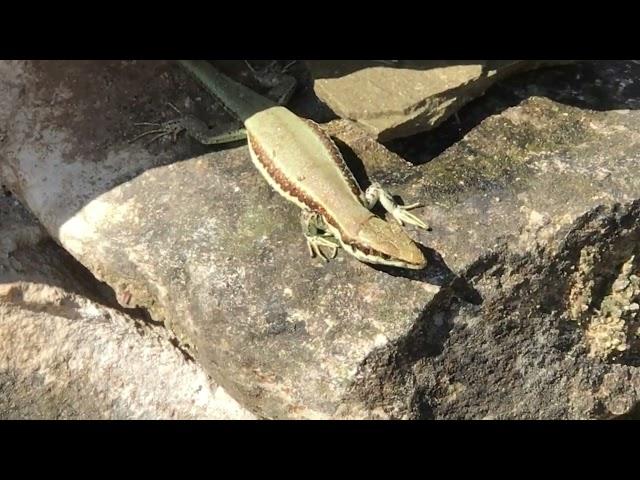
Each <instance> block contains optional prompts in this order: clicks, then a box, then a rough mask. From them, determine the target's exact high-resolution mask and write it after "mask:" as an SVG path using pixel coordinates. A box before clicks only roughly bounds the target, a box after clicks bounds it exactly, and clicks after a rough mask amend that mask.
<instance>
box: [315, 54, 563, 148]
mask: <svg viewBox="0 0 640 480" xmlns="http://www.w3.org/2000/svg"><path fill="white" fill-rule="evenodd" d="M565 63H567V61H559V60H473V61H464V60H374V61H362V60H353V61H344V60H307V61H306V64H307V66H308V68H309V70H310V71H311V75H312V77H313V81H314V89H315V92H316V95H317V96H318V97H319V98H320V99H321V100H322V101H323V102H325V103H326V104H327V105H328V106H329V108H331V109H332V110H333V111H334V112H335V113H336V114H337V115H338V116H340V117H341V118H345V119H349V120H352V121H354V122H356V123H358V124H359V125H360V126H361V127H363V128H364V129H365V130H366V131H367V132H369V133H370V134H371V135H373V136H374V137H376V138H377V139H378V140H380V141H386V140H392V139H394V138H400V137H406V136H409V135H413V134H416V133H420V132H423V131H427V130H431V129H433V128H435V127H436V126H438V125H439V124H440V123H441V122H443V121H444V120H446V119H447V118H448V117H449V116H450V115H452V114H453V113H455V112H456V111H458V110H459V109H460V108H461V107H462V106H463V105H465V104H466V103H468V102H469V101H471V100H473V99H474V98H476V97H478V96H480V95H482V94H483V93H484V92H485V91H486V90H487V88H489V87H490V86H491V85H493V84H495V83H496V82H497V81H499V80H501V79H503V78H505V77H507V76H509V75H513V74H515V73H519V72H523V71H526V70H532V69H535V68H540V67H543V66H548V65H562V64H565Z"/></svg>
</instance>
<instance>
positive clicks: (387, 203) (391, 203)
mask: <svg viewBox="0 0 640 480" xmlns="http://www.w3.org/2000/svg"><path fill="white" fill-rule="evenodd" d="M364 196H365V200H366V202H367V207H368V208H369V209H371V208H373V206H374V205H375V204H376V203H377V202H380V204H381V205H382V206H383V207H384V209H385V210H386V211H387V212H389V214H390V215H391V216H392V217H393V218H394V219H395V220H396V221H397V222H398V223H399V224H400V225H404V224H405V223H408V224H410V225H415V226H417V227H420V228H423V229H425V230H428V229H429V226H428V225H427V224H426V223H425V222H423V221H422V220H420V219H419V218H418V217H416V216H415V215H414V214H412V213H409V212H408V210H411V209H414V208H418V207H420V206H421V205H420V203H412V204H411V205H398V204H397V203H396V202H395V200H394V199H393V197H392V196H391V194H389V193H388V192H387V191H386V190H384V189H383V188H382V186H381V185H380V184H379V183H372V184H371V185H370V186H369V188H367V191H366V192H365V194H364Z"/></svg>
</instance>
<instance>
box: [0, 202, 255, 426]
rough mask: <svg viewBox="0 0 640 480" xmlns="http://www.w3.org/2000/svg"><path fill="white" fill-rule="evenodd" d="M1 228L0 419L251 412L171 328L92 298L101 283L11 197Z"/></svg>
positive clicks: (1, 211)
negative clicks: (190, 356) (187, 352)
mask: <svg viewBox="0 0 640 480" xmlns="http://www.w3.org/2000/svg"><path fill="white" fill-rule="evenodd" d="M0 234H1V235H2V237H1V240H0V418H1V419H144V418H148V419H172V418H174V419H175V418H177V419H197V418H202V419H204V418H206V419H228V418H234V419H247V418H253V417H252V415H251V414H250V413H249V412H247V411H246V410H244V409H243V408H242V407H240V406H239V405H238V404H237V403H236V402H235V401H234V400H233V399H231V398H230V397H229V396H228V395H227V394H226V393H225V391H224V390H223V389H222V388H220V387H218V386H217V385H215V384H214V383H212V382H211V381H210V380H209V377H208V376H207V374H206V373H205V372H204V371H203V370H202V368H200V367H199V366H198V365H196V364H195V363H194V362H193V361H192V360H187V359H186V358H185V356H184V354H183V353H181V352H180V350H179V349H178V348H176V347H175V346H174V345H173V343H172V338H171V337H170V335H169V334H168V332H167V331H166V330H165V329H163V328H161V327H158V326H153V325H150V324H148V323H145V322H142V321H140V320H138V319H134V318H131V317H130V316H128V315H126V314H124V313H122V312H120V311H117V310H115V309H112V308H108V307H106V306H105V305H104V304H102V303H99V302H98V301H96V300H90V299H89V298H94V299H101V300H104V297H105V296H106V295H105V293H103V292H100V289H96V288H95V284H96V283H97V282H96V281H95V280H94V279H92V278H91V275H90V274H89V273H88V272H86V271H84V270H83V269H82V267H81V266H79V265H78V264H77V262H75V260H73V259H72V258H71V257H70V256H69V255H68V254H67V253H66V252H64V250H63V249H62V248H60V247H59V246H58V245H56V244H55V243H54V242H53V241H51V239H50V238H49V237H48V235H46V232H44V231H43V230H42V228H41V227H40V226H39V225H38V224H37V222H35V221H34V219H33V218H31V217H30V216H29V215H28V214H27V212H26V211H25V210H24V209H23V208H22V207H21V206H20V205H19V204H17V202H16V201H15V200H13V199H10V198H6V197H1V198H0ZM96 290H97V291H96Z"/></svg>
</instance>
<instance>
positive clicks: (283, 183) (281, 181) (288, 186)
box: [247, 127, 391, 260]
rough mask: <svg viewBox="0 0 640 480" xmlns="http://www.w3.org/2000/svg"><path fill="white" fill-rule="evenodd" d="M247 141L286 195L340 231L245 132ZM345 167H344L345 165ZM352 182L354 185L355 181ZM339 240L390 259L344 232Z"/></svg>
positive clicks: (329, 217) (367, 253)
mask: <svg viewBox="0 0 640 480" xmlns="http://www.w3.org/2000/svg"><path fill="white" fill-rule="evenodd" d="M317 128H320V127H317ZM323 133H324V132H323ZM325 135H326V134H325ZM323 138H324V137H323ZM247 140H248V142H249V145H250V147H251V150H253V153H254V154H255V156H256V159H257V160H258V161H259V162H260V164H261V165H262V166H263V168H264V169H265V170H266V171H267V173H268V174H269V176H270V177H271V179H272V180H273V181H274V182H275V183H276V184H277V185H278V186H279V187H280V188H281V189H282V190H283V191H284V192H286V193H287V194H289V195H291V196H292V197H294V198H296V199H298V201H300V202H301V203H303V204H304V205H306V206H307V207H309V209H310V210H312V211H313V212H316V213H318V214H320V215H322V218H323V219H324V221H325V222H327V223H328V224H329V225H331V226H332V227H333V228H335V229H336V230H339V231H340V227H339V226H338V222H336V221H335V219H334V218H333V217H332V216H331V215H329V212H327V210H326V209H325V208H324V207H322V206H321V205H320V204H319V203H318V202H316V201H315V200H313V199H311V198H309V196H308V195H306V194H305V192H304V191H302V190H301V189H299V188H297V187H296V186H295V185H293V184H292V183H291V182H290V181H289V180H288V179H287V177H286V176H285V175H284V174H283V173H282V172H281V171H280V170H279V169H278V168H277V167H276V166H275V165H274V164H273V162H272V161H271V159H270V158H269V155H267V153H266V152H265V151H264V149H263V148H262V147H261V146H260V145H259V144H258V142H257V141H256V140H255V138H254V137H253V136H252V135H251V133H249V132H247ZM332 145H333V142H332ZM333 148H337V147H335V145H334V147H333ZM338 154H339V152H338ZM342 163H343V164H344V162H342ZM345 167H346V165H345ZM347 171H348V169H347ZM349 175H351V172H349ZM353 182H354V183H355V180H354V181H353ZM355 185H356V188H357V189H358V194H359V193H360V189H359V188H358V187H357V184H355ZM354 193H355V192H354ZM356 195H357V194H356ZM341 238H342V241H343V242H344V243H346V244H347V245H350V246H352V247H354V248H357V249H358V250H359V251H361V252H362V253H364V254H365V255H376V256H378V257H380V258H383V259H385V260H388V259H390V258H391V257H390V256H389V255H387V254H385V253H383V252H380V251H378V250H376V249H375V248H373V247H370V246H368V245H364V244H362V243H359V242H358V241H357V240H356V239H354V238H350V237H348V236H345V235H344V232H341Z"/></svg>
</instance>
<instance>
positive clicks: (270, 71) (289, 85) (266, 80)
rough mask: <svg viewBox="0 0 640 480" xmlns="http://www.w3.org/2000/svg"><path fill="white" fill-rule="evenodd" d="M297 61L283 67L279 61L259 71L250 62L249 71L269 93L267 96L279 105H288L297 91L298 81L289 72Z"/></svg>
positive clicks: (248, 64)
mask: <svg viewBox="0 0 640 480" xmlns="http://www.w3.org/2000/svg"><path fill="white" fill-rule="evenodd" d="M296 62H297V60H293V61H291V62H289V63H287V64H286V65H284V66H281V65H280V63H279V62H278V60H274V61H273V62H271V63H270V64H269V65H267V66H266V67H264V68H262V69H260V70H258V69H256V68H254V67H253V66H252V65H251V64H250V63H249V62H248V61H246V60H245V62H244V63H246V64H247V67H249V70H251V73H252V74H253V77H254V78H255V79H256V81H257V82H258V83H259V84H260V85H262V86H263V87H265V88H268V89H269V91H268V92H267V93H266V96H267V97H268V98H269V99H271V100H273V101H274V102H276V103H277V104H278V105H286V104H287V103H288V102H289V100H290V99H291V97H292V95H293V93H294V92H295V90H296V86H297V83H298V82H297V80H296V79H295V77H293V76H292V75H289V74H288V73H287V71H288V70H289V68H291V66H292V65H294V64H295V63H296Z"/></svg>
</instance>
